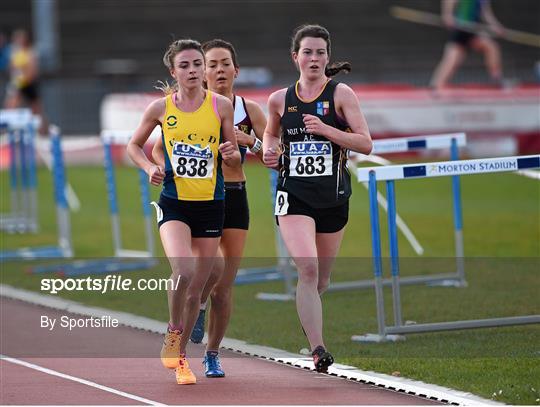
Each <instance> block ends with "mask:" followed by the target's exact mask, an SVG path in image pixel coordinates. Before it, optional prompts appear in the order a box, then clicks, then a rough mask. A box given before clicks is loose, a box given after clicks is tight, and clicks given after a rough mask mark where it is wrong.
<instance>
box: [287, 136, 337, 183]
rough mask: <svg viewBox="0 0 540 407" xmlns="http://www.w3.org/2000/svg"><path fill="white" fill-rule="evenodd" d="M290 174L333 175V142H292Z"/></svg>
mask: <svg viewBox="0 0 540 407" xmlns="http://www.w3.org/2000/svg"><path fill="white" fill-rule="evenodd" d="M289 157H290V164H289V174H290V175H291V176H294V177H319V176H322V175H332V143H330V142H329V141H298V142H292V143H291V144H290V150H289Z"/></svg>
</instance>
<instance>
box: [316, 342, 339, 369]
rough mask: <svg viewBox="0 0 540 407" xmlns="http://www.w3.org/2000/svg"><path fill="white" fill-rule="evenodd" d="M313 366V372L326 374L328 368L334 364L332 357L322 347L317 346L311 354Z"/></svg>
mask: <svg viewBox="0 0 540 407" xmlns="http://www.w3.org/2000/svg"><path fill="white" fill-rule="evenodd" d="M311 355H312V356H313V364H314V365H315V370H316V371H317V372H319V373H327V372H328V366H330V365H331V364H332V363H334V357H333V356H332V355H331V354H330V353H328V352H327V351H326V349H324V348H323V347H322V346H317V347H316V348H315V350H314V351H313V352H311Z"/></svg>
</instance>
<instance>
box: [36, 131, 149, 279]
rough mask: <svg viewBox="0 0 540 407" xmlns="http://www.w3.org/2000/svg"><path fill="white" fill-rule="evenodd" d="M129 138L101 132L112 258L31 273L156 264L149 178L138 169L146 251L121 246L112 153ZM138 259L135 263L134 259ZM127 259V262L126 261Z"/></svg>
mask: <svg viewBox="0 0 540 407" xmlns="http://www.w3.org/2000/svg"><path fill="white" fill-rule="evenodd" d="M131 135H132V132H131V131H118V130H103V131H102V132H101V140H102V142H103V150H104V168H105V178H106V184H107V199H108V202H109V215H110V220H111V231H112V237H113V256H112V257H107V258H102V259H93V260H77V261H74V262H72V263H68V264H56V265H44V266H37V267H34V268H33V269H31V272H32V273H46V272H52V271H56V272H59V273H60V274H61V275H63V276H66V277H74V276H79V275H86V274H107V273H115V272H122V271H133V270H143V269H149V268H152V267H154V266H155V265H156V264H157V261H156V260H155V258H154V254H155V252H154V246H155V244H154V234H153V229H152V219H151V208H150V190H149V187H148V177H147V175H146V173H145V172H144V171H143V170H142V169H138V175H139V186H140V191H141V204H142V211H143V218H144V236H145V243H146V249H145V250H131V249H126V248H124V247H123V244H122V232H121V228H120V211H119V209H118V194H117V188H116V176H115V170H114V161H113V154H112V145H113V144H123V145H125V144H127V141H128V140H129V139H130V137H131ZM134 258H137V260H133V259H134ZM128 259H129V260H128Z"/></svg>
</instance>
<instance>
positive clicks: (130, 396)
mask: <svg viewBox="0 0 540 407" xmlns="http://www.w3.org/2000/svg"><path fill="white" fill-rule="evenodd" d="M0 359H1V360H3V361H6V362H9V363H13V364H15V365H20V366H24V367H27V368H29V369H34V370H37V371H38V372H42V373H46V374H49V375H51V376H57V377H60V378H62V379H66V380H71V381H73V382H77V383H81V384H84V385H86V386H90V387H93V388H95V389H99V390H103V391H106V392H109V393H112V394H116V395H118V396H121V397H126V398H128V399H131V400H135V401H140V402H141V403H145V404H149V405H151V406H166V404H162V403H158V402H157V401H153V400H148V399H145V398H144V397H139V396H136V395H134V394H130V393H126V392H124V391H120V390H116V389H113V388H111V387H107V386H103V385H102V384H98V383H94V382H91V381H89V380H85V379H81V378H79V377H75V376H70V375H67V374H65V373H60V372H57V371H56V370H51V369H47V368H46V367H42V366H38V365H34V364H33V363H29V362H25V361H24V360H20V359H15V358H12V357H9V356H6V355H1V354H0Z"/></svg>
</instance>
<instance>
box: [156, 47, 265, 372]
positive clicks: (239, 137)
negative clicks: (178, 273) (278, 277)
mask: <svg viewBox="0 0 540 407" xmlns="http://www.w3.org/2000/svg"><path fill="white" fill-rule="evenodd" d="M202 49H203V51H204V54H205V57H206V69H205V82H206V87H207V88H208V90H210V91H212V92H216V93H218V94H220V95H223V96H225V97H226V98H228V99H229V100H230V101H231V102H232V104H233V107H234V126H235V135H236V141H237V142H238V148H239V150H240V154H241V159H242V163H243V162H244V160H245V157H246V153H247V149H248V148H249V149H250V150H251V152H252V153H254V154H256V155H257V157H258V158H259V159H260V160H261V161H262V148H261V147H262V141H261V139H262V136H263V133H264V129H265V127H266V117H265V116H264V113H263V111H262V109H261V107H260V106H259V105H258V104H257V102H254V101H252V100H249V99H244V98H243V97H241V96H238V95H235V93H234V90H233V86H234V81H235V79H236V77H237V76H238V72H239V69H240V66H239V64H238V58H237V55H236V50H235V49H234V47H233V45H232V44H231V43H229V42H227V41H224V40H221V39H214V40H211V41H208V42H205V43H204V44H203V45H202ZM252 132H253V133H254V134H252ZM152 158H153V159H154V162H155V163H156V164H158V165H161V166H162V167H164V168H165V153H164V148H163V140H162V139H161V138H159V139H158V140H157V141H156V144H155V145H154V148H153V150H152ZM222 171H223V178H224V180H225V220H224V224H223V235H222V236H221V240H220V243H219V251H218V254H219V256H220V257H223V258H224V261H216V262H215V265H214V269H213V271H212V274H211V276H210V277H209V279H208V281H207V283H206V286H205V288H204V290H203V292H202V298H201V307H200V310H199V317H198V318H197V321H196V323H195V326H194V328H193V331H192V333H191V341H192V342H194V343H201V341H202V340H203V337H204V319H205V313H206V302H207V300H208V297H210V299H211V308H210V321H209V326H208V343H207V346H206V355H205V357H204V362H203V363H204V366H205V375H206V377H224V376H225V372H224V371H223V369H222V367H221V362H220V360H219V346H220V344H221V341H222V340H223V337H224V336H225V331H226V330H227V326H228V324H229V320H230V316H231V311H232V289H233V285H234V280H235V278H236V273H237V271H238V267H239V266H240V261H241V259H242V255H243V253H244V247H245V244H246V238H247V232H248V228H249V206H248V200H247V190H246V175H245V173H244V169H243V166H242V165H241V166H236V167H228V166H222Z"/></svg>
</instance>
